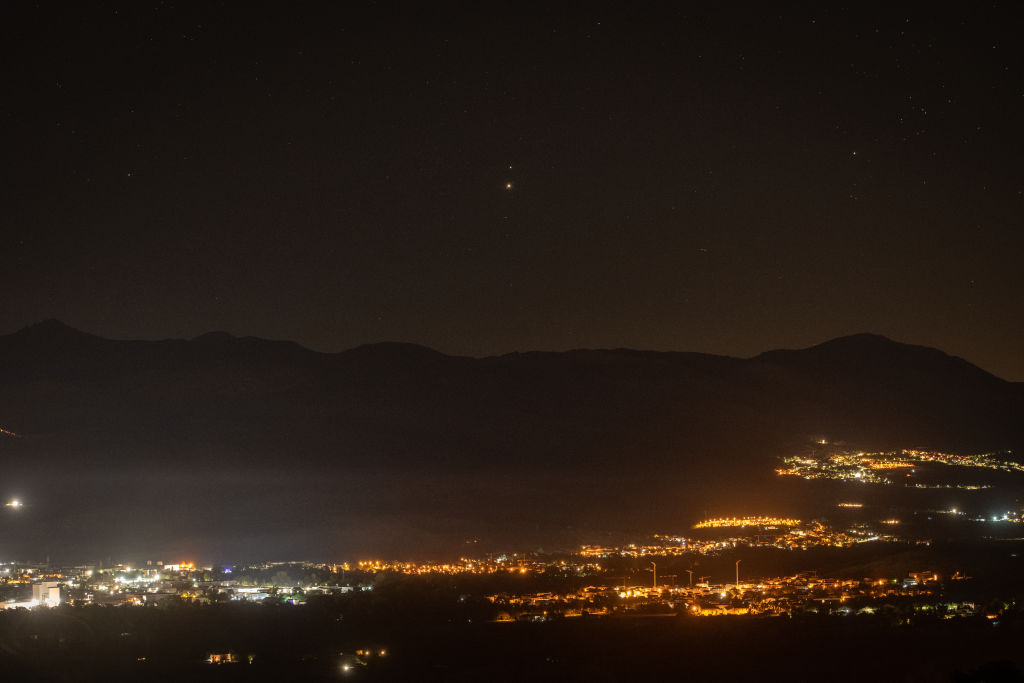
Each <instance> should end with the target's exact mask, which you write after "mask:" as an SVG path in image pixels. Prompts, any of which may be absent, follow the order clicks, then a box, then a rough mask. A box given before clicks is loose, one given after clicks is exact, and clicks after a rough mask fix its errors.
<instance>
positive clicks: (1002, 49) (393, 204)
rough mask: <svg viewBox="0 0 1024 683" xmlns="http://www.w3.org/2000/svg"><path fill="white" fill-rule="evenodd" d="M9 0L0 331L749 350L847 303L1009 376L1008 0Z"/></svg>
mask: <svg viewBox="0 0 1024 683" xmlns="http://www.w3.org/2000/svg"><path fill="white" fill-rule="evenodd" d="M22 4H23V5H25V6H23V7H19V8H17V9H12V7H11V5H13V3H8V4H7V5H5V6H4V8H3V9H2V10H0V25H2V26H3V29H2V32H3V41H2V42H3V47H2V48H0V49H2V51H3V59H4V64H5V68H4V96H3V98H2V102H3V104H2V109H0V111H2V117H3V118H2V131H3V132H2V135H3V148H4V163H3V165H2V170H0V174H2V178H0V180H2V183H0V192H2V203H3V209H4V216H3V242H2V249H3V252H2V254H3V255H2V265H0V288H2V290H0V291H2V305H0V332H2V333H7V332H12V331H14V330H17V329H19V328H21V327H23V326H25V325H28V324H31V323H33V322H35V321H38V320H40V319H43V318H59V319H61V320H63V321H65V322H67V323H68V324H70V325H73V326H75V327H78V328H81V329H84V330H87V331H90V332H93V333H96V334H100V335H103V336H110V337H115V338H166V337H192V336H196V335H199V334H202V333H204V332H207V331H210V330H226V331H229V332H232V333H234V334H240V335H256V336H262V337H269V338H279V339H294V340H296V341H298V342H300V343H302V344H304V345H307V346H309V347H311V348H314V349H318V350H324V351H339V350H342V349H345V348H349V347H352V346H355V345H357V344H361V343H365V342H372V341H379V340H400V341H409V342H417V343H421V344H425V345H428V346H431V347H434V348H437V349H439V350H441V351H445V352H448V353H458V354H470V355H488V354H495V353H503V352H508V351H513V350H527V349H550V350H558V349H567V348H574V347H634V348H650V349H659V350H695V351H706V352H712V353H724V354H731V355H752V354H755V353H757V352H759V351H762V350H765V349H768V348H775V347H800V346H808V345H811V344H815V343H818V342H821V341H824V340H826V339H829V338H831V337H836V336H839V335H843V334H849V333H854V332H862V331H870V332H876V333H880V334H885V335H888V336H891V337H893V338H895V339H898V340H901V341H906V342H912V343H919V344H925V345H929V346H936V347H939V348H941V349H943V350H945V351H947V352H949V353H953V354H956V355H960V356H963V357H965V358H967V359H968V360H970V361H972V362H974V363H977V364H978V365H980V366H982V367H983V368H985V369H987V370H989V371H991V372H993V373H995V374H997V375H999V376H1001V377H1004V378H1006V379H1011V380H1024V354H1022V353H1021V352H1020V351H1021V349H1022V348H1024V296H1022V293H1024V287H1022V285H1021V260H1022V255H1024V233H1022V228H1024V221H1022V220H1021V218H1022V213H1024V166H1022V164H1021V150H1022V149H1024V144H1022V143H1024V132H1022V121H1024V73H1022V70H1024V57H1022V53H1021V43H1020V39H1019V31H1020V25H1021V24H1020V21H1019V18H1018V17H1017V16H1016V14H1015V9H1016V6H1015V4H1014V3H1009V2H1007V3H964V4H962V5H959V6H958V7H955V8H954V9H952V10H948V11H947V10H939V9H938V7H939V6H938V4H935V3H932V4H931V5H930V6H921V7H919V8H918V9H914V10H910V9H892V8H885V9H882V8H862V7H860V6H858V8H857V9H838V8H837V9H829V8H823V7H816V6H814V4H807V5H803V6H793V5H788V6H787V7H786V8H785V9H783V10H779V9H766V8H763V7H762V8H758V9H753V10H752V9H750V8H747V7H743V6H740V5H728V6H724V7H714V8H712V7H707V6H705V5H704V4H700V5H685V4H682V3H679V5H678V6H679V9H678V11H673V12H671V13H658V14H654V13H648V12H647V11H645V10H644V9H643V7H642V5H638V4H636V3H622V4H618V5H600V4H598V3H586V4H579V5H576V6H574V7H573V8H572V9H566V8H561V9H557V10H550V9H548V10H544V9H540V8H535V7H534V6H533V5H529V4H523V5H520V4H518V3H513V4H505V5H498V4H488V5H487V6H486V8H484V9H475V10H463V11H458V12H447V11H443V10H441V9H438V7H437V6H435V5H433V4H428V5H426V6H422V7H420V8H418V9H413V8H410V7H407V6H391V5H373V6H370V7H369V8H367V7H364V8H363V9H361V10H358V11H356V10H354V9H353V8H351V7H349V4H348V3H334V5H333V8H332V9H325V10H322V11H321V10H319V9H315V8H314V7H315V6H314V5H312V4H301V5H298V4H297V5H294V6H293V5H292V4H290V3H279V4H277V5H260V4H258V3H230V4H228V3H218V2H207V3H196V4H195V5H194V6H190V7H186V6H182V5H178V4H174V3H150V4H144V3H125V5H123V6H120V7H118V6H116V5H112V4H103V5H100V4H89V3H81V6H74V7H69V6H68V3H34V6H33V7H28V5H29V3H22ZM816 4H818V5H820V4H821V3H816ZM942 12H948V13H942Z"/></svg>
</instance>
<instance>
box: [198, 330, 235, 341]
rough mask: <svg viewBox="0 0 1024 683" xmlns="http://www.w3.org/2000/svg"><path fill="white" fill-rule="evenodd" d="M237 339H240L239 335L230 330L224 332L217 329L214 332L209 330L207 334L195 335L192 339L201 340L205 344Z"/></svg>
mask: <svg viewBox="0 0 1024 683" xmlns="http://www.w3.org/2000/svg"><path fill="white" fill-rule="evenodd" d="M235 339H238V337H236V336H235V335H233V334H231V333H230V332H223V331H221V330H215V331H213V332H207V333H205V334H201V335H199V336H198V337H193V338H192V341H194V342H199V343H200V344H205V343H223V342H229V341H234V340H235Z"/></svg>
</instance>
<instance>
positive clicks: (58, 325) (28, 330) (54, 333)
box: [14, 318, 100, 339]
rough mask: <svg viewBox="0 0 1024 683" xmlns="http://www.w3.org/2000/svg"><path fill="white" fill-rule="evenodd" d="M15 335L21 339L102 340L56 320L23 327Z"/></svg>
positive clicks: (51, 319)
mask: <svg viewBox="0 0 1024 683" xmlns="http://www.w3.org/2000/svg"><path fill="white" fill-rule="evenodd" d="M14 335H15V336H19V337H31V338H42V339H100V337H97V336H96V335H94V334H89V333H88V332H82V331H81V330H79V329H76V328H74V327H71V326H70V325H68V324H67V323H65V322H63V321H60V320H57V319H56V318H47V319H46V320H40V321H39V322H37V323H35V324H32V325H29V326H28V327H23V328H22V329H20V330H18V331H17V332H15V333H14Z"/></svg>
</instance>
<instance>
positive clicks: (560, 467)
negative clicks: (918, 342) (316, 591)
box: [0, 321, 1024, 536]
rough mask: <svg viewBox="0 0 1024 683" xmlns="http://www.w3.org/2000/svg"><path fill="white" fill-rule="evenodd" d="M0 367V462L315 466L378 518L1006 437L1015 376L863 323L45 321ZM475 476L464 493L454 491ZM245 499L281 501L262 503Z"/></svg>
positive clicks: (230, 468)
mask: <svg viewBox="0 0 1024 683" xmlns="http://www.w3.org/2000/svg"><path fill="white" fill-rule="evenodd" d="M0 378H2V379H0V427H4V428H5V429H8V430H10V431H12V432H14V433H16V434H19V435H21V436H22V438H21V439H18V440H14V439H0V455H4V456H6V457H7V461H8V462H11V463H13V464H12V468H13V469H12V472H13V474H11V480H12V481H14V480H19V481H26V482H30V484H26V486H30V485H31V486H37V487H38V486H40V484H39V483H38V482H39V481H40V478H41V477H43V476H44V475H43V474H41V473H42V472H45V473H46V475H45V476H46V477H49V479H48V480H47V481H52V482H56V484H59V485H60V486H64V487H65V489H64V490H73V489H74V486H75V483H76V482H75V479H74V477H76V476H81V477H86V478H87V477H90V476H94V477H96V478H98V480H99V482H100V483H98V484H96V486H97V489H96V490H97V491H99V490H101V489H102V490H104V491H108V493H109V495H107V494H105V495H104V496H103V501H104V504H106V502H107V499H108V498H110V496H114V495H115V494H114V493H112V491H113V490H114V489H113V484H110V483H109V481H112V479H111V475H110V473H115V474H117V473H127V472H135V473H140V474H139V476H140V477H142V478H143V479H144V480H146V481H151V482H152V483H151V484H150V485H151V486H153V487H155V488H156V489H160V490H165V491H166V493H167V495H169V496H171V497H172V498H176V499H179V500H181V501H183V502H184V501H198V502H197V503H196V504H197V505H199V508H197V509H203V510H207V509H208V508H207V507H203V506H209V505H212V504H213V503H212V502H210V500H209V498H210V494H209V492H208V491H205V490H204V492H203V493H202V495H200V494H197V493H196V492H195V490H193V489H188V490H186V488H188V487H186V486H185V485H184V484H181V486H182V487H184V488H181V490H180V491H179V490H178V489H176V488H175V486H176V485H174V484H168V485H167V486H166V487H165V486H164V485H163V484H159V483H157V480H161V481H163V480H168V477H172V478H173V477H177V476H184V475H183V474H182V473H190V474H189V476H191V473H194V474H195V476H196V477H199V478H202V477H204V476H205V477H207V478H210V477H211V476H213V475H211V474H210V473H211V472H213V471H217V472H221V473H224V472H229V473H231V474H221V475H218V476H222V477H224V478H225V479H223V480H224V481H228V482H233V481H235V480H236V479H235V478H236V473H237V479H238V480H241V478H244V477H245V476H252V477H256V478H257V479H258V477H257V474H255V473H259V472H264V471H274V472H277V473H279V472H282V471H285V472H288V473H289V474H288V475H287V476H288V477H292V478H294V479H295V480H296V481H298V480H299V479H301V478H302V477H307V476H309V477H313V479H312V480H311V481H313V482H314V483H313V484H309V485H303V487H304V488H302V487H299V486H298V485H296V488H302V490H303V491H310V490H313V489H316V488H317V487H320V486H322V487H325V488H324V489H323V491H322V494H323V500H321V499H320V498H317V500H318V501H320V502H318V503H315V504H314V503H310V506H309V513H310V514H311V515H312V514H314V513H315V511H316V510H318V509H322V510H324V511H325V512H323V515H324V516H326V515H328V514H331V515H333V514H337V512H336V510H335V508H334V507H331V506H332V505H334V504H335V502H332V501H335V499H338V498H339V494H338V490H337V489H334V490H330V491H329V487H331V486H336V485H337V486H340V485H342V484H343V485H344V486H350V487H352V488H350V489H346V491H348V493H347V494H346V495H347V496H348V498H346V499H345V500H346V501H347V502H346V503H345V505H347V506H348V507H346V508H345V510H346V511H347V513H346V514H350V515H370V517H371V518H372V519H373V520H378V521H379V520H380V519H381V518H382V517H381V512H380V509H379V508H378V507H374V506H378V505H383V504H384V503H382V502H380V501H382V500H384V498H386V497H387V496H391V497H390V498H387V499H388V500H389V501H391V502H390V503H388V505H390V506H392V507H391V508H389V509H388V514H391V515H394V514H399V512H396V511H395V510H400V511H401V514H406V513H408V514H410V515H413V516H422V515H430V514H434V513H436V514H437V515H438V516H439V518H444V519H456V518H457V519H463V518H466V517H472V516H473V515H475V514H476V512H475V508H474V506H475V505H480V504H482V503H481V502H480V501H481V500H482V499H484V498H486V499H488V500H490V499H494V498H495V497H502V496H506V498H503V499H504V500H508V501H513V500H514V501H516V502H515V503H509V505H512V506H519V507H521V508H522V510H520V511H519V512H518V513H516V514H528V513H529V512H530V510H531V507H530V506H528V505H522V502H521V501H523V500H533V501H535V505H536V509H537V510H538V512H537V515H541V512H540V510H542V509H543V510H548V512H547V513H544V514H547V515H549V516H550V515H556V514H557V515H562V516H568V515H570V514H572V513H571V512H569V511H568V510H576V509H578V510H584V509H592V508H593V503H594V502H595V501H596V500H601V499H602V496H603V497H604V498H603V500H611V499H615V500H619V503H617V504H620V505H623V506H625V507H627V508H628V507H629V506H630V505H632V503H630V502H629V501H630V499H629V496H628V495H627V489H628V491H634V492H635V491H644V490H646V488H647V487H653V486H657V485H661V484H664V485H665V486H666V487H667V486H668V484H667V482H669V481H672V482H675V484H673V485H676V486H681V487H684V488H685V489H686V490H687V491H688V495H690V496H693V495H695V494H694V493H693V492H692V489H690V488H689V487H690V486H691V485H692V484H693V483H694V482H704V487H705V489H706V490H712V489H714V487H729V486H734V485H735V486H739V484H737V483H736V482H738V481H739V480H741V479H742V480H744V481H747V480H749V479H750V478H751V477H753V476H755V475H756V476H770V474H771V472H772V469H773V467H774V466H775V464H776V462H777V460H776V457H777V456H780V455H785V454H787V453H789V452H792V451H793V450H794V449H797V448H800V447H802V445H803V444H805V443H806V442H807V441H808V440H809V439H810V438H812V437H815V438H816V437H818V436H819V435H820V436H822V437H827V438H829V439H832V440H841V441H847V442H850V443H854V444H857V445H860V446H863V447H865V448H874V447H877V448H901V447H918V446H920V447H930V448H936V449H944V450H955V451H982V450H992V449H1008V448H1015V447H1017V446H1020V445H1021V444H1022V443H1024V438H1022V437H1024V386H1022V385H1021V384H1019V383H1012V382H1006V381H1004V380H1001V379H999V378H997V377H994V376H992V375H990V374H988V373H986V372H984V371H983V370H981V369H979V368H977V367H975V366H973V365H971V364H970V363H968V362H967V361H965V360H963V359H960V358H956V357H952V356H949V355H947V354H945V353H943V352H941V351H938V350H936V349H931V348H927V347H922V346H913V345H908V344H902V343H899V342H895V341H892V340H889V339H886V338H885V337H881V336H877V335H867V334H861V335H853V336H849V337H842V338H840V339H834V340H831V341H828V342H825V343H823V344H820V345H817V346H814V347H811V348H808V349H801V350H776V351H767V352H765V353H762V354H760V355H758V356H755V357H753V358H748V359H741V358H731V357H726V356H715V355H709V354H698V353H662V352H650V351H634V350H628V349H614V350H576V351H568V352H559V353H554V352H551V353H549V352H528V353H512V354H507V355H501V356H494V357H487V358H468V357H459V356H449V355H445V354H442V353H439V352H437V351H434V350H432V349H429V348H426V347H422V346H417V345H413V344H400V343H380V344H367V345H364V346H360V347H357V348H354V349H350V350H347V351H343V352H340V353H319V352H315V351H311V350H309V349H305V348H303V347H302V346H300V345H298V344H295V343H293V342H287V341H269V340H263V339H258V338H253V337H236V336H233V335H229V334H226V333H211V334H206V335H202V336H200V337H197V338H195V339H192V340H164V341H121V340H109V339H103V338H100V337H97V336H94V335H90V334H87V333H84V332H80V331H78V330H75V329H73V328H71V327H68V326H67V325H64V324H62V323H59V322H57V321H44V322H42V323H39V324H37V325H33V326H31V327H28V328H25V329H23V330H20V331H18V332H15V333H13V334H9V335H6V336H2V337H0ZM76 473H77V474H76ZM751 473H753V474H751ZM126 476H127V475H126ZM19 477H20V479H19ZM275 477H277V479H275V480H274V481H278V480H280V475H279V474H278V475H275ZM186 480H188V478H187V477H186ZM584 480H585V481H586V482H589V483H579V484H578V486H576V485H574V484H571V482H584ZM259 481H264V480H262V479H261V480H259ZM304 481H305V480H304ZM357 481H359V482H363V483H362V484H359V485H357V484H356V483H355V482H357ZM456 481H457V482H459V483H458V484H454V483H452V482H456ZM33 482H34V483H33ZM339 482H340V483H341V484H340V483H339ZM367 482H375V483H367ZM430 482H433V483H430ZM556 482H558V483H557V484H556ZM566 482H570V484H567V483H566ZM623 482H630V483H629V484H628V486H627V485H626V484H624V483H623ZM193 483H194V482H191V483H189V484H188V486H192V485H193ZM234 485H235V484H231V486H234ZM260 485H261V486H262V485H263V484H260ZM268 485H269V484H268ZM375 487H376V488H375ZM546 487H549V488H546ZM588 487H589V488H588ZM629 487H632V488H629ZM58 488H59V486H58ZM222 490H226V489H223V487H222ZM723 490H724V488H723ZM748 490H749V491H752V492H755V493H756V488H755V487H752V486H751V487H750V488H748ZM118 491H121V493H117V494H116V495H118V496H121V495H124V494H123V489H118ZM453 491H454V493H453ZM388 492H390V493H388ZM466 492H469V493H466ZM473 492H476V493H474V494H473V495H478V496H479V498H478V499H474V500H475V501H476V502H466V501H462V502H459V500H458V499H459V496H460V495H462V494H463V493H466V495H469V494H470V493H473ZM67 495H70V496H72V497H74V495H77V494H76V493H74V492H71V493H68V494H67ZM97 495H98V494H97ZM232 495H234V496H235V497H234V498H232V500H233V501H234V502H233V503H232V505H233V506H234V509H243V508H245V506H246V505H249V502H247V501H248V500H249V499H248V498H246V495H247V494H245V493H244V492H243V491H242V490H241V489H239V490H238V491H236V492H235V494H232ZM302 495H306V494H305V493H303V494H302ZM309 495H310V496H312V495H313V494H309ZM672 495H673V494H672V493H671V491H670V490H668V489H667V488H666V489H665V491H664V496H666V500H670V497H671V496H672ZM704 495H710V494H707V493H705V494H704ZM382 496H383V498H382ZM616 496H622V498H621V499H619V498H615V497H616ZM314 497H315V496H314ZM556 499H557V500H558V501H561V502H560V503H559V504H562V505H564V506H565V509H562V508H560V510H561V511H560V512H557V513H556V512H552V511H551V508H550V506H551V505H552V504H553V503H552V501H553V500H556ZM309 500H313V498H310V499H309ZM467 500H468V499H467ZM359 501H361V502H359ZM282 504H283V503H282ZM651 504H652V505H653V504H654V503H651ZM694 504H695V505H696V503H694ZM317 506H322V508H321V507H317ZM460 506H461V507H460ZM588 506H590V507H589V508H588ZM601 507H602V510H606V509H607V508H608V506H607V505H604V504H602V506H601ZM246 509H247V508H246ZM289 509H290V508H289ZM635 509H639V508H635ZM327 510H335V512H330V513H328V512H326V511H327ZM208 512H209V514H208V515H206V517H208V516H209V515H214V516H217V517H223V515H222V514H221V512H216V513H215V512H214V511H213V508H209V509H208ZM278 512H279V511H278ZM260 513H261V514H263V513H265V514H266V515H267V519H280V515H278V513H277V512H275V511H274V510H273V504H270V503H268V504H267V505H266V506H264V508H261V509H260ZM196 514H197V515H198V513H196ZM254 514H255V513H254ZM282 514H283V513H282ZM288 514H291V513H288ZM296 514H298V513H296ZM502 514H504V513H502ZM510 514H511V513H510ZM581 514H582V513H581ZM275 515H277V516H276V517H275ZM206 517H204V519H205V518H206ZM197 519H198V518H197ZM289 519H291V518H289ZM417 519H419V517H417ZM517 519H518V518H517ZM140 523H141V522H140ZM195 523H196V524H199V523H200V522H198V521H196V522H195ZM530 523H531V524H533V523H535V524H540V523H541V522H540V521H536V520H535V521H534V522H530ZM239 524H242V522H241V521H240V522H239ZM281 524H282V525H283V526H282V527H281V529H282V531H281V533H285V532H284V529H286V528H291V527H289V526H288V525H289V524H298V522H296V521H295V520H292V521H290V522H287V523H286V522H281ZM501 524H505V522H501V523H499V522H495V525H497V526H501ZM523 524H524V522H523V520H522V519H518V521H515V522H508V525H509V526H512V525H520V526H523ZM140 529H141V527H140ZM139 533H140V534H142V533H143V532H142V531H139ZM147 533H148V532H147ZM382 533H383V532H382ZM417 533H419V532H417ZM157 536H159V534H157ZM378 536H379V534H378Z"/></svg>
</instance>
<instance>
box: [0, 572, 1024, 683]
mask: <svg viewBox="0 0 1024 683" xmlns="http://www.w3.org/2000/svg"><path fill="white" fill-rule="evenodd" d="M400 594H401V591H399V592H398V593H395V594H392V595H391V596H388V597H385V598H382V597H380V596H373V597H371V596H366V597H365V598H363V599H360V600H356V601H352V600H348V601H339V600H337V599H325V600H322V601H319V602H316V601H314V602H311V603H310V604H307V605H302V606H288V605H236V604H231V605H188V604H179V605H173V606H170V607H161V608H156V607H150V608H143V607H119V608H103V607H89V608H70V607H62V608H57V609H53V610H41V611H34V612H26V611H10V612H7V613H3V614H0V670H2V671H3V672H4V680H9V681H28V680H46V681H146V680H157V681H165V680H166V681H170V680H181V681H185V680H214V681H220V680H225V681H234V680H259V681H270V680H273V681H288V680H314V681H330V680H363V681H388V680H409V681H480V680H499V681H524V680H572V681H625V680H642V679H651V678H653V679H654V680H659V679H660V680H680V681H699V680H731V681H748V680H749V681H764V680H797V681H804V680H807V681H810V680H815V681H826V680H828V681H836V680H838V681H862V680H886V681H890V680H893V681H982V680H984V681H1016V680H1024V678H1022V676H1021V673H1020V672H1021V669H1022V667H1024V650H1022V649H1021V648H1020V646H1019V645H1020V642H1021V638H1022V637H1024V613H1021V612H1020V611H1018V610H1017V609H1016V608H1013V607H1011V608H1009V609H1005V610H1003V612H1002V613H1001V614H1000V615H999V616H998V618H995V619H992V618H988V617H987V616H978V617H975V618H960V619H949V620H943V619H940V618H934V617H931V618H929V617H921V616H919V615H918V616H915V615H913V614H912V613H911V614H908V613H906V612H905V611H901V610H900V609H898V608H894V609H891V610H882V611H880V612H879V613H877V614H875V615H871V616H867V615H864V616H860V617H818V616H813V615H809V616H807V617H800V618H771V617H766V618H759V617H714V618H700V617H685V616H675V615H650V616H643V615H634V616H614V617H606V618H600V617H582V618H576V619H564V620H560V621H552V622H545V623H493V622H488V621H482V620H478V619H476V618H474V616H475V615H482V614H483V613H484V612H485V610H484V609H483V608H482V606H480V605H474V604H473V601H472V600H467V601H466V602H465V603H459V602H458V601H455V603H454V606H453V604H452V602H450V601H449V600H448V596H441V595H430V594H426V595H419V596H417V597H412V598H410V597H409V596H408V595H406V596H404V597H402V596H401V595H400ZM359 650H362V651H364V654H363V655H362V656H359V655H357V651H359ZM367 650H368V651H369V652H370V654H365V652H366V651H367ZM228 652H230V653H233V654H234V655H235V656H236V657H237V658H238V659H239V660H240V662H239V663H232V664H220V665H215V664H209V663H206V662H205V661H204V660H205V659H207V658H208V657H209V655H210V654H214V653H228ZM250 657H251V662H250ZM346 667H347V668H346Z"/></svg>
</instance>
